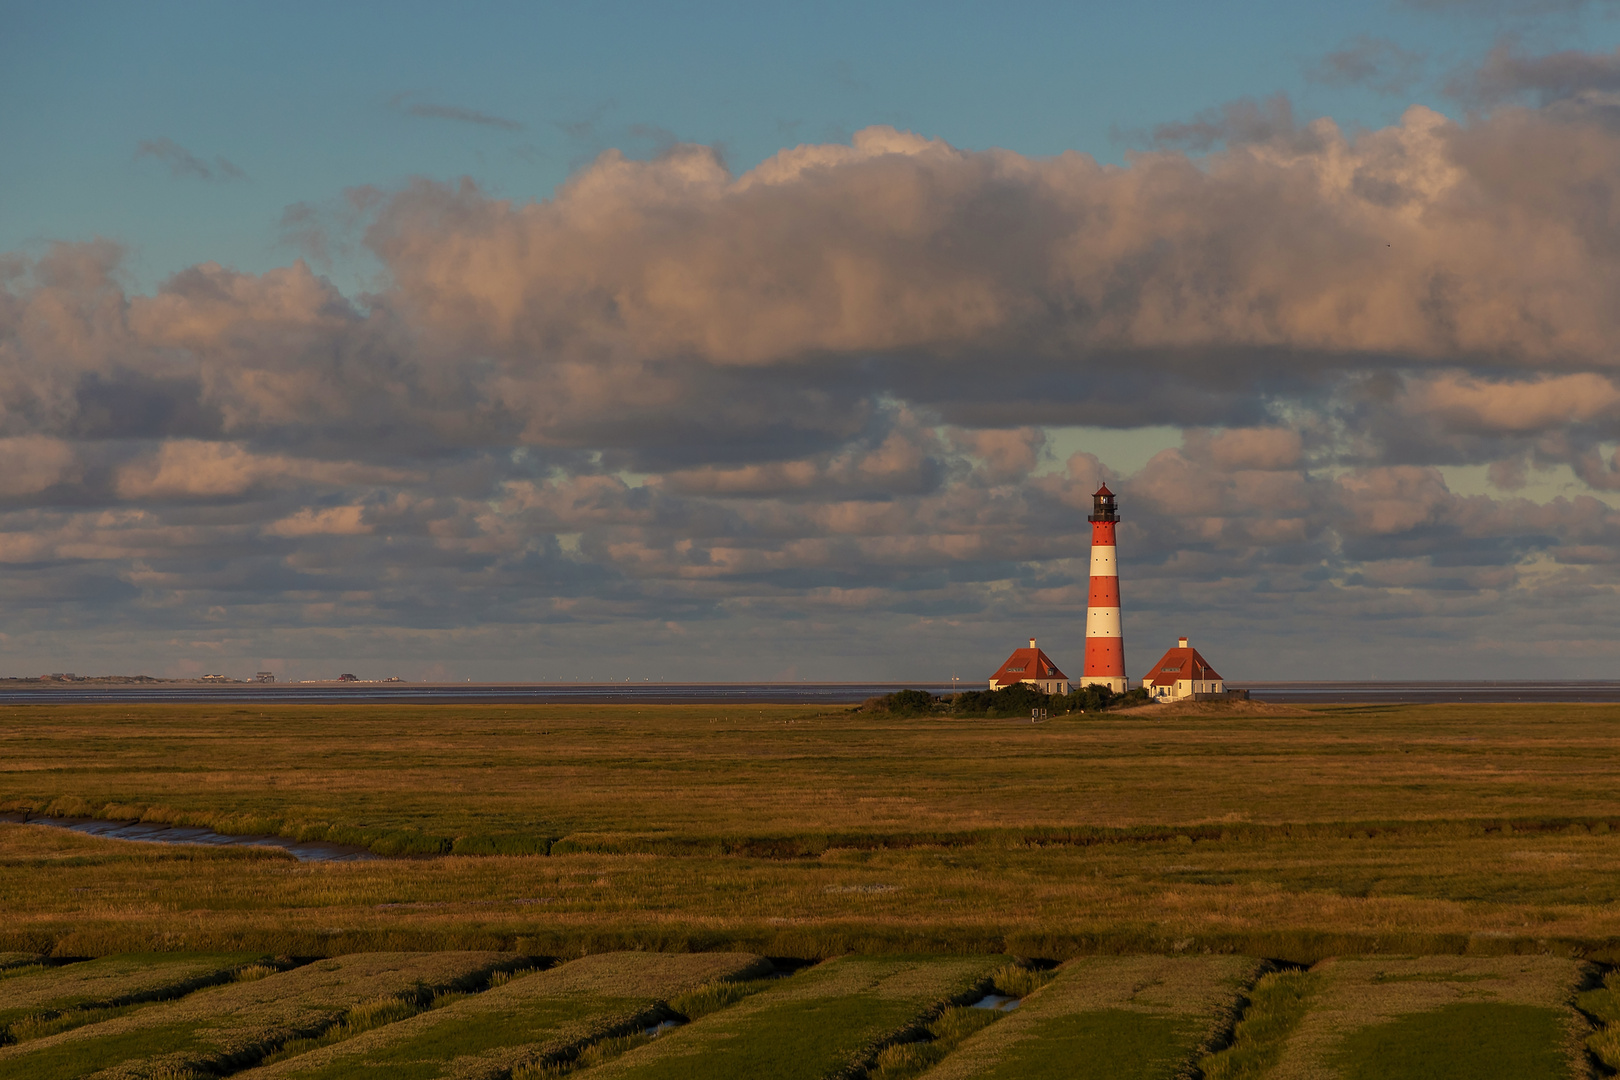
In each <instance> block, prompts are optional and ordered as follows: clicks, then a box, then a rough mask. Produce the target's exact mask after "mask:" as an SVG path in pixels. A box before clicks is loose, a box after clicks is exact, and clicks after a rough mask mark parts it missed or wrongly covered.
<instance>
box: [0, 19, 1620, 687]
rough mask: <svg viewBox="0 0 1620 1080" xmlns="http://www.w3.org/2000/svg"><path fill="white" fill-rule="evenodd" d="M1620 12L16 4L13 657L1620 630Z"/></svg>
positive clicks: (822, 647) (795, 653) (726, 668)
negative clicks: (1090, 573)
mask: <svg viewBox="0 0 1620 1080" xmlns="http://www.w3.org/2000/svg"><path fill="white" fill-rule="evenodd" d="M1617 46H1620V5H1617V4H1615V3H1611V2H1598V3H1586V2H1581V0H1408V2H1404V3H1396V2H1389V3H1371V4H1335V5H1327V4H1285V3H1249V4H1212V3H1151V4H1141V5H1119V4H1107V5H1104V4H1023V5H1011V6H1009V5H1005V4H1000V5H991V4H940V3H935V4H927V5H924V4H873V3H864V4H855V3H849V4H820V5H813V6H797V7H789V6H785V5H776V6H772V5H745V4H706V5H684V6H673V5H665V6H661V5H653V4H635V5H630V4H589V5H555V6H546V5H535V4H500V3H486V4H468V5H459V6H449V5H429V4H416V3H388V4H383V3H376V4H371V3H345V4H336V5H333V4H319V5H318V4H305V3H276V4H268V3H265V4H257V3H240V4H230V5H224V4H202V3H195V4H178V3H175V4H169V3H151V4H143V5H128V4H112V3H101V4H97V3H66V4H50V5H45V4H18V3H0V105H3V106H4V107H0V146H3V147H4V153H0V596H4V597H5V599H6V602H5V603H4V604H0V674H28V673H32V672H38V671H49V670H78V671H146V672H150V673H155V674H173V675H190V674H201V673H203V672H205V671H215V670H223V671H226V672H228V673H232V674H246V673H249V672H252V671H255V670H260V669H264V668H270V669H272V670H275V671H277V672H278V673H280V674H281V675H282V676H283V677H289V678H298V677H313V676H317V675H324V674H331V673H332V671H331V670H329V669H342V670H353V671H356V672H358V673H362V674H367V675H387V674H399V675H403V676H405V677H408V678H431V677H444V678H456V679H461V678H513V679H521V678H561V677H568V678H586V679H602V678H622V677H632V678H642V677H648V678H692V679H711V678H724V677H731V676H732V675H733V674H734V673H736V672H737V670H738V661H739V660H741V661H743V662H744V664H745V665H746V667H747V669H748V673H749V674H750V675H753V674H758V675H761V676H764V677H773V678H819V679H837V678H859V679H916V678H937V677H942V676H946V677H948V676H949V675H951V674H959V675H960V674H964V673H970V674H971V673H973V672H975V671H977V670H978V668H981V667H982V668H983V669H984V672H985V674H986V675H987V674H988V672H989V671H991V670H993V669H994V667H995V664H996V663H998V662H999V660H1000V658H1001V657H1002V656H1003V655H1004V654H1005V652H1006V651H1007V650H1008V649H1010V648H1011V647H1012V646H1013V645H1016V644H1017V643H1018V642H1019V641H1020V640H1021V639H1023V638H1025V637H1028V636H1030V635H1032V634H1034V635H1037V636H1039V637H1041V638H1042V641H1043V647H1048V651H1049V653H1051V654H1052V655H1053V656H1054V657H1055V658H1056V659H1057V660H1058V662H1059V663H1060V664H1064V665H1067V666H1069V667H1072V668H1075V669H1076V670H1075V671H1071V674H1077V673H1078V670H1077V669H1078V666H1079V651H1080V650H1079V643H1080V637H1081V632H1080V629H1079V628H1080V627H1082V626H1083V623H1084V617H1085V602H1084V585H1085V567H1086V563H1085V542H1086V536H1087V533H1086V526H1085V522H1084V515H1085V507H1086V502H1087V499H1086V496H1087V495H1088V493H1089V491H1090V490H1091V489H1092V488H1093V487H1094V486H1095V485H1096V484H1097V483H1098V482H1099V481H1101V480H1103V479H1106V480H1107V481H1108V482H1109V484H1110V485H1111V486H1113V487H1115V488H1116V490H1119V491H1120V493H1121V507H1122V512H1123V513H1124V515H1125V523H1124V525H1122V531H1121V544H1122V549H1121V559H1122V570H1123V575H1124V576H1123V590H1124V596H1125V605H1126V614H1125V633H1126V640H1127V662H1128V666H1129V667H1130V669H1131V672H1132V674H1138V673H1139V669H1140V668H1141V666H1142V664H1143V663H1144V662H1146V661H1147V660H1150V659H1151V658H1152V657H1151V656H1146V655H1144V654H1147V653H1151V654H1152V655H1154V656H1156V655H1158V653H1159V651H1161V649H1162V648H1163V647H1165V646H1166V645H1167V644H1168V643H1169V642H1170V641H1172V640H1173V639H1174V637H1175V636H1177V635H1179V634H1182V633H1186V634H1189V635H1191V636H1193V637H1194V638H1195V639H1196V640H1198V641H1199V642H1200V643H1201V648H1203V644H1202V643H1205V642H1208V643H1210V645H1209V647H1207V648H1204V652H1205V655H1207V656H1209V657H1210V658H1211V660H1212V661H1213V662H1214V663H1215V664H1216V665H1217V667H1220V668H1221V669H1222V670H1223V673H1224V674H1226V675H1228V676H1229V677H1232V678H1236V679H1240V680H1241V679H1243V678H1254V679H1259V678H1289V677H1303V676H1306V675H1310V676H1321V677H1369V676H1372V677H1408V676H1413V675H1429V676H1433V675H1437V674H1445V675H1451V676H1455V677H1487V676H1488V677H1535V676H1541V675H1558V676H1595V675H1605V674H1610V673H1612V670H1613V665H1614V662H1615V661H1616V660H1620V644H1617V640H1620V638H1617V635H1620V615H1617V614H1615V613H1616V612H1620V605H1617V604H1616V603H1615V601H1616V600H1617V599H1620V596H1617V593H1620V456H1617V448H1620V366H1617V365H1620V358H1617V357H1616V355H1615V354H1614V352H1613V348H1612V342H1613V341H1615V340H1620V326H1617V325H1615V324H1616V323H1617V322H1620V259H1617V256H1616V254H1615V253H1616V252H1620V219H1617V217H1616V214H1615V212H1614V211H1612V210H1611V209H1610V208H1611V207H1612V206H1620V120H1617V119H1616V118H1617V117H1620V51H1617ZM1133 657H1134V659H1132V658H1133ZM1324 657H1327V658H1330V659H1327V660H1324Z"/></svg>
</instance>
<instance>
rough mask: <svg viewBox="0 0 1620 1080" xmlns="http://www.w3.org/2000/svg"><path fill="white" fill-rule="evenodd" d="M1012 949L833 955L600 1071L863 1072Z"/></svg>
mask: <svg viewBox="0 0 1620 1080" xmlns="http://www.w3.org/2000/svg"><path fill="white" fill-rule="evenodd" d="M1005 961H1006V958H1005V957H881V958H880V957H857V956H850V957H844V958H841V959H838V960H829V961H828V962H826V963H825V964H822V965H820V966H818V967H815V968H812V969H810V970H809V971H806V972H803V973H801V974H798V975H794V976H793V977H791V978H789V979H784V980H782V981H781V982H780V983H779V984H778V985H777V986H774V987H772V988H770V989H768V990H765V991H763V992H761V993H758V994H755V995H753V996H752V997H749V998H747V999H745V1000H743V1001H742V1002H740V1003H738V1004H736V1005H734V1006H732V1007H731V1008H729V1009H725V1010H723V1011H720V1012H717V1013H713V1014H711V1015H709V1016H707V1017H705V1018H703V1019H702V1020H699V1021H697V1022H695V1023H693V1024H691V1025H689V1026H687V1027H684V1028H679V1029H677V1030H675V1031H672V1032H669V1033H668V1034H666V1035H664V1036H663V1037H661V1038H659V1039H658V1040H657V1041H656V1042H653V1043H651V1044H649V1045H647V1046H643V1047H640V1048H638V1049H634V1050H631V1051H630V1052H629V1053H627V1054H625V1055H624V1056H622V1057H620V1058H618V1059H616V1060H615V1061H612V1062H609V1063H607V1064H605V1065H603V1066H601V1067H600V1068H599V1069H598V1070H597V1071H595V1072H594V1073H593V1074H592V1075H593V1080H595V1078H600V1080H609V1078H613V1080H756V1078H758V1077H764V1076H769V1077H771V1078H772V1080H822V1078H825V1077H833V1076H859V1075H861V1074H862V1073H864V1072H865V1071H866V1070H867V1068H868V1067H869V1066H871V1065H872V1064H873V1063H874V1061H875V1059H876V1058H877V1055H878V1054H879V1053H880V1052H881V1051H882V1050H883V1049H884V1047H886V1046H887V1045H889V1044H891V1043H896V1042H905V1041H912V1040H913V1039H914V1038H915V1036H916V1035H918V1034H919V1033H920V1032H921V1031H922V1030H923V1029H924V1028H925V1027H926V1026H927V1025H928V1024H929V1023H930V1022H931V1021H933V1020H935V1019H936V1018H937V1017H938V1016H939V1015H940V1014H941V1013H942V1012H943V1011H944V1010H945V1009H946V1008H947V1007H948V1006H949V1005H951V1004H952V1003H957V1004H960V1003H962V1001H963V1000H964V999H966V998H967V997H969V996H971V995H972V994H973V993H974V992H975V991H976V990H978V989H981V988H984V987H988V986H989V985H990V976H991V973H992V972H993V971H994V970H995V969H996V967H997V966H998V965H1000V964H1002V963H1005Z"/></svg>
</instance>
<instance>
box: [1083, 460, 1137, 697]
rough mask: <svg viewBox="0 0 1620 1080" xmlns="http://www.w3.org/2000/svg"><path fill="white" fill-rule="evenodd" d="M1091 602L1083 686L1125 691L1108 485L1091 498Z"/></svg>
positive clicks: (1111, 497)
mask: <svg viewBox="0 0 1620 1080" xmlns="http://www.w3.org/2000/svg"><path fill="white" fill-rule="evenodd" d="M1091 501H1092V507H1091V516H1090V517H1088V518H1087V519H1086V520H1087V521H1089V522H1091V599H1090V600H1089V601H1088V602H1087V604H1086V669H1085V673H1084V674H1083V675H1081V676H1080V679H1079V683H1080V685H1081V686H1090V685H1092V684H1093V683H1095V684H1096V685H1098V686H1106V687H1108V689H1110V690H1112V691H1113V692H1114V693H1116V694H1123V693H1124V692H1125V686H1126V679H1125V639H1124V638H1122V637H1120V633H1119V564H1118V563H1117V562H1116V561H1115V560H1114V524H1115V523H1116V522H1118V521H1119V515H1118V514H1117V513H1115V512H1114V493H1113V492H1112V491H1109V490H1108V485H1107V484H1104V485H1103V486H1102V487H1100V488H1098V489H1097V491H1096V493H1095V494H1093V495H1092V496H1091Z"/></svg>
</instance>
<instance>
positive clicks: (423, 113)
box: [389, 94, 524, 131]
mask: <svg viewBox="0 0 1620 1080" xmlns="http://www.w3.org/2000/svg"><path fill="white" fill-rule="evenodd" d="M389 104H391V105H392V106H394V108H396V109H399V110H401V111H402V112H404V113H405V115H406V116H414V117H416V118H418V119H421V120H451V121H454V122H456V123H459V124H476V125H478V126H479V127H491V128H499V129H500V130H502V131H522V130H523V128H524V125H522V124H520V123H518V122H517V121H516V120H511V119H508V118H507V117H504V116H496V115H494V114H493V113H486V112H479V111H478V110H477V109H468V108H464V107H462V106H460V105H442V104H438V103H436V102H430V101H412V100H411V99H410V95H408V94H397V95H395V96H394V97H393V98H391V99H389Z"/></svg>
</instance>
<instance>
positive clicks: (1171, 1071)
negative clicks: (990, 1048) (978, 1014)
mask: <svg viewBox="0 0 1620 1080" xmlns="http://www.w3.org/2000/svg"><path fill="white" fill-rule="evenodd" d="M1195 1038H1196V1034H1195V1029H1194V1028H1192V1027H1191V1026H1190V1025H1189V1024H1188V1022H1187V1021H1186V1020H1184V1019H1179V1018H1177V1017H1173V1016H1164V1015H1158V1014H1154V1013H1146V1012H1133V1011H1128V1010H1125V1009H1102V1010H1098V1011H1097V1012H1087V1013H1079V1014H1077V1015H1074V1016H1065V1017H1049V1018H1048V1019H1046V1020H1044V1021H1042V1022H1041V1023H1039V1024H1037V1025H1035V1027H1034V1028H1033V1029H1032V1030H1031V1032H1030V1035H1029V1037H1028V1038H1027V1039H1025V1040H1024V1041H1022V1042H1020V1043H1019V1044H1018V1045H1017V1046H1015V1047H1013V1049H1012V1050H1011V1051H1010V1052H1009V1053H1008V1055H1007V1057H1006V1058H1004V1059H1003V1060H1002V1061H1001V1063H1000V1064H999V1065H998V1066H997V1067H996V1068H995V1070H994V1071H992V1072H989V1073H986V1074H985V1078H986V1080H992V1078H993V1080H1171V1078H1172V1077H1174V1076H1175V1074H1176V1071H1177V1069H1178V1068H1179V1067H1180V1065H1181V1064H1182V1062H1183V1061H1184V1060H1185V1059H1186V1055H1187V1050H1188V1048H1189V1044H1190V1043H1192V1042H1193V1041H1194V1039H1195Z"/></svg>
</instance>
